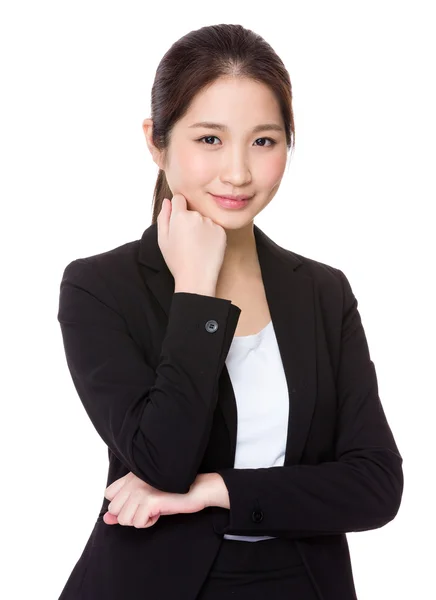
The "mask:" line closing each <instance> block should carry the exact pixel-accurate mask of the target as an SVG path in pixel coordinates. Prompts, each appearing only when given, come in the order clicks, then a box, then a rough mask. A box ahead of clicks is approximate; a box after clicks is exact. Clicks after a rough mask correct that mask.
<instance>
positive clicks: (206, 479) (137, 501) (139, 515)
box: [103, 472, 216, 528]
mask: <svg viewBox="0 0 436 600" xmlns="http://www.w3.org/2000/svg"><path fill="white" fill-rule="evenodd" d="M212 475H216V474H212V473H200V474H198V475H197V477H196V478H195V480H194V483H193V484H192V485H191V487H190V489H189V492H188V493H187V494H176V493H170V492H163V491H161V490H157V489H156V488H154V487H152V486H151V485H149V484H148V483H146V482H145V481H142V479H139V477H136V475H134V474H133V473H131V472H130V473H128V474H127V475H125V476H124V477H121V478H120V479H117V480H116V481H114V482H113V483H112V484H111V485H110V486H109V487H107V488H106V490H105V494H104V496H105V498H107V499H108V500H111V502H110V504H109V506H108V512H107V513H105V515H104V516H103V520H104V522H105V523H106V524H107V525H116V524H118V525H133V526H134V527H137V528H145V527H151V526H152V525H154V524H155V523H156V521H157V520H158V519H159V517H160V516H161V515H174V514H177V513H194V512H199V511H201V510H203V509H204V508H206V506H209V497H210V492H211V487H212V486H213V484H214V482H216V479H215V478H213V477H212V478H211V476H212Z"/></svg>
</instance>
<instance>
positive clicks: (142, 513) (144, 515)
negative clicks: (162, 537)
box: [132, 502, 157, 529]
mask: <svg viewBox="0 0 436 600" xmlns="http://www.w3.org/2000/svg"><path fill="white" fill-rule="evenodd" d="M149 517H150V507H149V506H148V505H147V503H146V502H144V503H142V504H140V505H139V506H138V508H137V510H136V513H135V516H134V518H133V520H132V525H133V526H134V527H137V528H141V529H142V528H143V527H145V526H146V524H147V523H149ZM156 520H157V519H156Z"/></svg>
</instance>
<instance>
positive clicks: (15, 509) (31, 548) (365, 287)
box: [0, 0, 436, 600]
mask: <svg viewBox="0 0 436 600" xmlns="http://www.w3.org/2000/svg"><path fill="white" fill-rule="evenodd" d="M432 4H433V3H432V2H417V1H414V2H388V1H383V0H378V1H372V2H368V1H367V2H365V3H356V2H349V1H343V2H335V1H332V0H330V1H329V2H324V1H319V2H303V1H301V2H290V1H289V0H288V1H287V2H286V3H281V2H280V3H279V2H274V1H271V0H270V1H269V2H262V3H255V2H249V3H247V4H244V3H240V4H238V3H235V2H225V1H223V0H220V2H219V3H213V2H185V3H178V4H173V5H172V4H169V3H168V2H162V3H153V4H152V3H146V2H126V1H125V2H122V3H121V2H108V1H106V2H98V1H93V0H87V1H86V2H84V1H76V2H74V3H73V2H59V1H57V2H46V1H45V2H41V1H40V2H12V1H10V2H5V3H3V4H2V8H1V13H0V23H1V24H0V55H1V87H2V92H1V100H0V101H1V110H0V119H1V122H0V131H1V136H0V138H1V141H0V143H1V156H0V158H1V171H2V174H1V190H0V192H1V214H2V218H1V232H2V235H1V244H2V252H1V261H2V264H1V270H2V294H1V315H2V328H1V341H2V355H3V359H2V361H1V363H2V367H3V369H2V375H1V386H2V390H1V397H2V407H3V410H2V435H1V444H2V446H1V450H2V467H3V471H2V475H3V477H2V493H1V498H2V517H3V526H2V534H1V538H2V548H3V551H4V552H5V555H6V560H5V558H3V561H2V563H3V575H2V581H1V586H2V588H4V589H1V590H0V595H1V597H2V598H7V599H8V600H14V599H20V600H22V599H23V598H35V599H40V598H41V599H44V600H46V599H56V598H58V596H59V594H60V593H61V591H62V588H63V586H64V584H65V582H66V580H67V578H68V576H69V574H70V572H71V570H72V569H73V567H74V565H75V563H76V561H77V560H78V558H79V556H80V554H81V552H82V550H83V547H84V545H85V543H86V541H87V539H88V536H89V534H90V531H91V529H92V527H93V524H94V521H95V519H96V517H97V514H98V511H99V509H100V506H101V502H102V498H103V493H104V489H105V483H106V476H107V449H106V446H105V445H104V443H103V441H102V440H101V438H100V437H99V436H98V434H97V433H96V431H95V430H94V428H93V425H92V423H91V422H90V421H89V419H88V417H87V416H86V413H85V411H84V409H83V407H82V405H81V402H80V399H79V397H78V396H77V394H76V392H75V389H74V387H73V383H72V380H71V378H70V374H69V372H68V369H67V365H66V361H65V356H64V350H63V345H62V339H61V332H60V327H59V324H58V321H57V310H58V297H59V285H60V280H61V277H62V272H63V269H64V267H65V266H66V265H67V263H69V262H70V261H71V260H73V259H75V258H78V257H85V256H88V255H91V254H95V253H98V252H103V251H106V250H108V249H111V248H114V247H116V246H118V245H121V244H123V243H126V242H128V241H132V240H135V239H139V238H140V237H141V235H142V233H143V231H144V230H145V229H146V228H147V227H148V226H149V225H150V223H151V204H152V193H153V189H154V184H155V180H156V175H157V167H156V165H155V164H154V163H153V161H152V159H151V156H150V154H149V151H148V149H147V146H146V143H145V139H144V136H143V132H142V128H141V123H142V120H143V119H144V118H145V117H148V116H150V92H151V87H152V84H153V79H154V74H155V71H156V69H157V66H158V64H159V61H160V59H161V58H162V56H163V54H164V53H165V52H166V50H167V49H168V48H169V47H170V46H171V45H172V44H173V43H174V42H175V41H176V40H177V39H179V38H180V37H181V36H183V35H185V34H186V33H188V32H189V31H191V30H192V29H197V28H199V27H202V26H204V25H212V24H218V23H239V24H241V25H243V26H244V27H246V28H250V29H253V30H254V31H255V32H256V33H259V34H260V35H262V36H263V37H264V38H265V39H266V40H267V41H268V42H269V43H270V44H271V45H272V46H273V48H274V49H275V51H276V52H277V53H278V54H279V55H280V56H281V58H282V60H283V61H284V63H285V65H286V67H287V69H288V71H289V73H290V77H291V81H292V86H293V93H294V114H295V125H296V148H295V153H294V155H293V157H292V160H291V164H290V167H289V170H288V171H287V173H286V174H285V176H284V178H283V180H282V184H281V187H280V189H279V191H278V193H277V195H276V196H275V198H274V200H273V201H272V202H271V204H270V205H269V206H268V207H267V208H266V209H265V210H264V211H263V212H262V213H261V214H260V215H259V216H258V217H256V220H255V222H256V224H257V225H258V226H259V227H260V228H261V229H263V230H264V231H265V232H266V233H267V235H269V236H270V237H272V238H273V239H274V241H276V242H277V243H278V244H280V245H282V246H284V247H285V248H288V249H290V250H293V251H295V252H297V253H299V254H303V255H304V256H307V257H310V258H313V259H315V260H319V261H322V262H325V263H327V264H330V265H332V266H334V267H337V268H340V269H341V270H343V271H344V273H345V274H346V275H347V277H348V279H349V281H350V283H351V285H352V288H353V291H354V293H355V295H356V297H357V298H358V301H359V310H360V314H361V317H362V321H363V324H364V327H365V331H366V334H367V339H368V343H369V347H370V351H371V356H372V359H373V360H374V363H375V365H376V368H377V375H378V382H379V392H380V398H381V400H382V403H383V406H384V409H385V412H386V415H387V417H388V421H389V423H390V426H391V428H392V430H393V433H394V436H395V439H396V441H397V444H398V446H399V449H400V452H401V454H402V456H403V458H404V464H403V468H404V475H405V490H404V495H403V502H402V505H401V508H400V511H399V513H398V515H397V517H396V518H395V519H394V521H392V522H391V523H389V524H388V525H386V526H385V527H383V528H381V529H378V530H372V531H368V532H360V533H349V534H348V541H349V544H350V551H351V555H352V565H353V572H354V577H355V584H356V589H357V593H358V597H359V600H386V598H395V599H400V598H407V599H409V598H411V597H412V596H413V597H417V598H430V597H436V592H435V590H434V562H435V558H436V557H435V552H434V545H433V538H434V535H435V533H436V531H435V525H434V523H435V519H434V493H432V492H434V489H435V486H434V483H433V479H434V475H435V466H434V443H433V442H432V441H431V440H433V439H434V429H435V423H434V416H435V411H434V402H435V384H434V379H433V376H434V371H435V367H434V364H435V358H436V357H435V352H434V341H435V333H436V329H435V300H434V294H433V293H432V292H434V289H435V288H434V259H435V245H434V241H433V240H434V232H435V222H434V219H432V218H431V217H430V214H431V213H432V210H433V208H434V204H435V200H436V194H435V183H434V179H435V177H434V174H435V173H434V165H435V158H436V156H435V143H436V127H435V106H436V94H435V76H434V74H435V68H434V56H435V52H436V47H435V36H434V28H435V21H434V19H433V18H432V13H431V9H432V8H433V6H432ZM284 11H285V12H286V14H285V12H284ZM433 594H435V596H433ZM144 597H145V596H144ZM338 600H339V599H338Z"/></svg>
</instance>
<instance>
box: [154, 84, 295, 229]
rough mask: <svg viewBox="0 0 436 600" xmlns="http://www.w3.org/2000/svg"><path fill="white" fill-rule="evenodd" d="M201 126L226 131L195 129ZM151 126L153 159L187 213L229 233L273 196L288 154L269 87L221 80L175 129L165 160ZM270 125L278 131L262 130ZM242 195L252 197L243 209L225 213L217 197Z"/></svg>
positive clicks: (200, 95)
mask: <svg viewBox="0 0 436 600" xmlns="http://www.w3.org/2000/svg"><path fill="white" fill-rule="evenodd" d="M202 122H209V123H214V124H220V125H222V127H223V129H217V128H216V127H214V126H212V125H201V126H199V125H196V124H198V123H202ZM147 123H148V124H150V123H152V121H151V120H149V119H148V120H147V119H146V121H144V132H145V133H146V137H147V143H148V146H149V148H150V151H151V152H152V154H153V159H154V160H155V162H156V164H158V166H159V167H160V168H163V169H164V170H165V175H166V178H167V181H168V184H169V186H170V188H171V191H172V192H173V194H177V193H180V194H183V196H185V198H186V201H187V207H188V210H196V211H198V212H200V213H201V214H202V215H204V216H207V217H210V218H211V219H212V220H213V221H215V222H216V223H218V224H219V225H221V226H222V227H224V228H225V229H228V230H231V229H241V228H243V227H244V226H250V225H251V224H252V221H253V219H254V217H255V216H256V215H257V214H258V213H259V212H260V211H261V210H263V209H264V208H265V207H266V206H267V205H268V204H269V202H271V200H272V199H273V197H274V196H275V194H276V192H277V190H278V188H279V185H280V182H281V179H282V177H283V174H284V170H285V167H286V162H287V158H288V149H287V146H286V134H285V129H284V123H283V119H282V116H281V112H280V108H279V104H278V102H277V100H276V98H275V96H274V94H273V93H272V92H271V90H270V89H269V88H268V87H267V86H266V85H264V84H262V83H259V82H255V81H253V80H250V79H240V78H239V79H238V78H222V79H219V80H217V81H215V82H214V83H213V84H211V85H210V86H209V87H208V88H206V89H204V90H202V91H201V92H199V93H198V94H197V96H196V97H195V98H194V100H193V101H192V103H191V106H190V108H189V110H188V111H187V113H186V114H185V116H184V117H183V118H182V119H180V120H179V121H178V122H177V123H176V124H175V125H174V128H173V131H172V134H171V140H170V145H169V148H168V149H167V154H166V155H165V157H164V155H163V154H162V153H159V152H158V151H157V150H156V149H155V148H154V146H152V144H151V132H150V127H148V129H146V124H147ZM266 124H273V125H275V126H276V127H277V129H268V128H264V127H259V126H264V125H266ZM256 128H257V129H256ZM147 132H148V133H147ZM239 194H244V195H247V196H250V197H252V198H251V199H250V200H249V202H248V204H247V205H246V206H245V207H244V208H238V209H229V208H224V207H222V206H220V205H219V204H218V203H217V202H216V200H215V199H214V197H213V195H217V196H220V195H231V196H236V195H239Z"/></svg>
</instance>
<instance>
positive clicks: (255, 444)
mask: <svg viewBox="0 0 436 600" xmlns="http://www.w3.org/2000/svg"><path fill="white" fill-rule="evenodd" d="M226 366H227V370H228V372H229V376H230V380H231V382H232V386H233V390H234V392H235V399H236V406H237V413H238V428H237V438H236V455H235V464H234V468H235V469H258V468H264V467H278V466H283V464H284V460H285V450H286V441H287V431H288V416H289V395H288V386H287V382H286V377H285V373H284V370H283V364H282V359H281V356H280V351H279V347H278V344H277V340H276V336H275V332H274V327H273V323H272V321H270V322H269V323H268V325H266V327H264V328H263V329H262V330H261V331H259V333H255V334H254V335H245V336H236V337H233V341H232V344H231V346H230V349H229V353H228V355H227V358H226ZM273 537H275V536H268V535H265V536H254V535H249V536H246V535H231V534H225V535H224V538H225V539H228V540H242V541H248V542H257V541H260V540H268V539H272V538H273Z"/></svg>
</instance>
